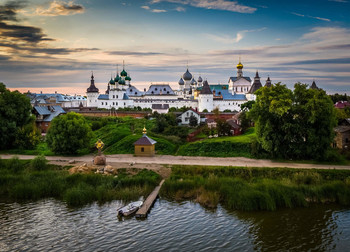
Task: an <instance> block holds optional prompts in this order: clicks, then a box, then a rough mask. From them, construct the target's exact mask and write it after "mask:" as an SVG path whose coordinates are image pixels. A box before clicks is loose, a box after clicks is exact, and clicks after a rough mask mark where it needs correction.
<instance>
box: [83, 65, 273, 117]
mask: <svg viewBox="0 0 350 252" xmlns="http://www.w3.org/2000/svg"><path fill="white" fill-rule="evenodd" d="M178 84H179V86H178V89H177V90H173V89H172V88H171V87H170V86H169V85H168V84H151V85H150V87H149V88H148V90H146V89H144V90H143V91H140V90H139V89H137V88H136V87H135V86H132V85H131V78H130V76H129V75H128V74H127V72H126V71H125V70H124V67H123V71H122V72H121V73H120V77H119V74H118V73H117V75H116V77H115V78H114V79H113V78H111V80H110V81H109V82H108V84H107V90H106V92H105V94H100V93H99V90H98V88H96V86H95V83H94V76H93V75H92V76H91V81H90V87H89V88H88V89H87V92H86V95H87V106H88V107H97V108H105V109H111V108H116V109H118V108H126V107H130V108H133V107H141V108H152V105H153V104H160V105H157V106H166V107H167V106H169V108H172V107H175V108H181V107H184V106H186V107H192V108H193V109H196V110H198V111H199V112H202V111H208V112H211V111H213V109H215V108H218V109H219V110H220V111H224V110H230V111H240V110H241V108H240V106H241V104H243V103H245V102H247V101H248V100H255V95H254V92H255V91H256V90H258V89H259V88H260V87H262V85H261V82H260V77H259V74H258V72H256V76H255V78H254V81H253V83H251V79H250V77H244V76H243V65H242V63H241V62H239V63H238V65H237V77H230V78H229V81H228V85H222V84H217V85H209V83H208V81H207V80H205V81H203V79H202V77H201V76H199V77H198V79H197V81H196V80H195V78H194V76H193V75H192V74H191V73H190V71H189V70H188V68H187V70H186V72H185V73H184V74H183V75H182V76H181V78H180V80H179V82H178ZM268 85H271V81H270V78H268V80H267V81H266V86H268Z"/></svg>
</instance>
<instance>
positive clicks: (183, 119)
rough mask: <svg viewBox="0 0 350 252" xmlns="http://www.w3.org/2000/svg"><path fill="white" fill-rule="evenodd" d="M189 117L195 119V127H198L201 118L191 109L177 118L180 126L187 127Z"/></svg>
mask: <svg viewBox="0 0 350 252" xmlns="http://www.w3.org/2000/svg"><path fill="white" fill-rule="evenodd" d="M191 116H194V117H195V118H196V119H197V125H199V124H200V122H201V116H200V114H199V113H198V112H197V111H195V110H192V109H189V110H187V111H185V112H183V113H182V114H181V115H179V116H178V117H177V118H178V119H180V120H181V124H184V125H189V124H190V117H191Z"/></svg>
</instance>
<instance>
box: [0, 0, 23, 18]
mask: <svg viewBox="0 0 350 252" xmlns="http://www.w3.org/2000/svg"><path fill="white" fill-rule="evenodd" d="M25 6H26V1H10V2H7V3H5V4H4V5H0V20H4V21H18V20H17V11H18V10H20V9H22V8H23V7H25Z"/></svg>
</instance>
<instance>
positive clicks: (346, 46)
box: [319, 44, 350, 50]
mask: <svg viewBox="0 0 350 252" xmlns="http://www.w3.org/2000/svg"><path fill="white" fill-rule="evenodd" d="M319 49H320V50H350V44H340V45H329V46H322V47H319Z"/></svg>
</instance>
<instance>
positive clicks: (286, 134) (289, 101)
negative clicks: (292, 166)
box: [249, 83, 336, 160]
mask: <svg viewBox="0 0 350 252" xmlns="http://www.w3.org/2000/svg"><path fill="white" fill-rule="evenodd" d="M256 95H257V99H256V103H255V104H254V105H253V107H252V109H251V110H250V112H249V116H250V117H251V118H253V120H254V122H255V126H256V133H257V140H258V142H259V144H260V145H261V147H262V148H263V149H264V150H266V151H267V152H268V153H269V154H270V155H271V156H272V157H273V158H284V159H316V160H325V154H326V153H327V151H328V150H329V149H330V144H331V142H332V141H333V136H334V133H333V127H334V126H335V124H336V119H335V110H334V107H333V103H332V101H331V99H330V98H329V96H328V95H326V93H325V92H324V91H323V90H318V89H309V88H308V86H307V85H305V84H300V83H297V84H295V86H294V91H291V90H289V89H288V88H287V87H286V86H285V85H281V84H279V83H277V84H276V85H273V86H272V87H270V88H266V87H263V88H261V89H259V90H258V91H257V92H256Z"/></svg>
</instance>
